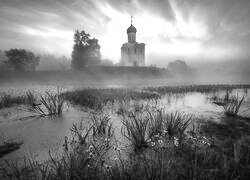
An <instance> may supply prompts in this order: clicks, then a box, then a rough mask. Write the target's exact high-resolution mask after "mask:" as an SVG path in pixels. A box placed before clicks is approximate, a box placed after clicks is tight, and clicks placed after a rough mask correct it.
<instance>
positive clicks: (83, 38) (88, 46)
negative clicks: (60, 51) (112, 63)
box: [71, 30, 101, 69]
mask: <svg viewBox="0 0 250 180" xmlns="http://www.w3.org/2000/svg"><path fill="white" fill-rule="evenodd" d="M100 59H101V53H100V45H99V44H98V40H97V39H95V38H93V39H91V38H90V35H89V34H87V33H85V31H81V32H80V31H78V30H76V32H75V34H74V46H73V51H72V61H71V66H72V67H73V68H74V69H81V68H83V67H85V66H88V65H97V64H98V63H99V62H100Z"/></svg>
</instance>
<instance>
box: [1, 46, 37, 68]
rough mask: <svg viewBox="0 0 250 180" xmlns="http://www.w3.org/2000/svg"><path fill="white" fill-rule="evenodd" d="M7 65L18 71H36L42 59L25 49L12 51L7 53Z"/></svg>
mask: <svg viewBox="0 0 250 180" xmlns="http://www.w3.org/2000/svg"><path fill="white" fill-rule="evenodd" d="M5 55H6V57H7V61H5V63H6V65H7V66H8V67H9V68H11V69H14V70H17V71H34V70H35V69H36V66H38V64H39V61H40V57H39V56H36V55H35V54H34V53H33V52H31V51H27V50H25V49H10V50H8V51H5Z"/></svg>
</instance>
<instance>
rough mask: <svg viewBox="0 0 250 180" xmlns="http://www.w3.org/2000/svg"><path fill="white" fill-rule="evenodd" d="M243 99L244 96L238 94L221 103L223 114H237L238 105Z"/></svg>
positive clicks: (239, 105)
mask: <svg viewBox="0 0 250 180" xmlns="http://www.w3.org/2000/svg"><path fill="white" fill-rule="evenodd" d="M243 101H244V97H242V98H240V97H238V96H233V97H231V98H230V100H229V101H228V102H227V103H225V104H224V105H223V108H224V114H225V115H226V116H234V117H235V116H238V113H239V110H240V107H241V105H242V102H243Z"/></svg>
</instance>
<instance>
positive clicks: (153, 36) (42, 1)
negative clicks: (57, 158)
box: [0, 0, 250, 64]
mask: <svg viewBox="0 0 250 180" xmlns="http://www.w3.org/2000/svg"><path fill="white" fill-rule="evenodd" d="M130 15H133V16H134V25H135V26H136V28H137V29H138V33H137V36H138V41H140V42H144V43H146V50H147V53H148V54H147V58H148V62H153V61H154V60H153V59H152V57H161V58H160V59H170V58H174V57H177V58H178V57H184V58H186V59H199V58H203V57H206V58H207V57H210V58H211V59H217V60H218V59H225V58H227V57H231V58H236V57H239V56H240V57H242V58H249V50H248V49H249V46H250V20H249V17H250V1H249V0H237V1H236V0H154V1H152V0H123V1H118V0H74V1H69V0H53V1H51V0H1V1H0V24H1V27H0V41H1V44H0V49H8V48H14V47H17V48H19V47H20V48H28V49H31V50H34V51H36V52H50V53H54V54H58V55H66V56H68V57H70V53H71V50H72V45H73V33H74V30H75V29H84V30H85V31H86V32H89V33H90V34H91V35H92V36H94V37H96V38H98V39H99V40H100V43H101V50H102V54H103V56H104V58H109V59H112V60H114V62H117V61H118V59H119V57H120V46H121V45H122V43H124V41H126V28H127V27H128V26H129V23H130V22H129V21H130V19H129V17H130ZM162 63H164V61H162V62H161V63H159V64H162Z"/></svg>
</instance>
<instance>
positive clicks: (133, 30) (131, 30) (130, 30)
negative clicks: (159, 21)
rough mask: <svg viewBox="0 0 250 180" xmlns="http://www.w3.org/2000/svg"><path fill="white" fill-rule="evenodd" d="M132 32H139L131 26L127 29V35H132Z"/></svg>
mask: <svg viewBox="0 0 250 180" xmlns="http://www.w3.org/2000/svg"><path fill="white" fill-rule="evenodd" d="M131 32H133V33H136V32H137V30H136V28H135V27H134V26H133V25H132V24H131V26H130V27H129V28H128V29H127V33H131Z"/></svg>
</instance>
